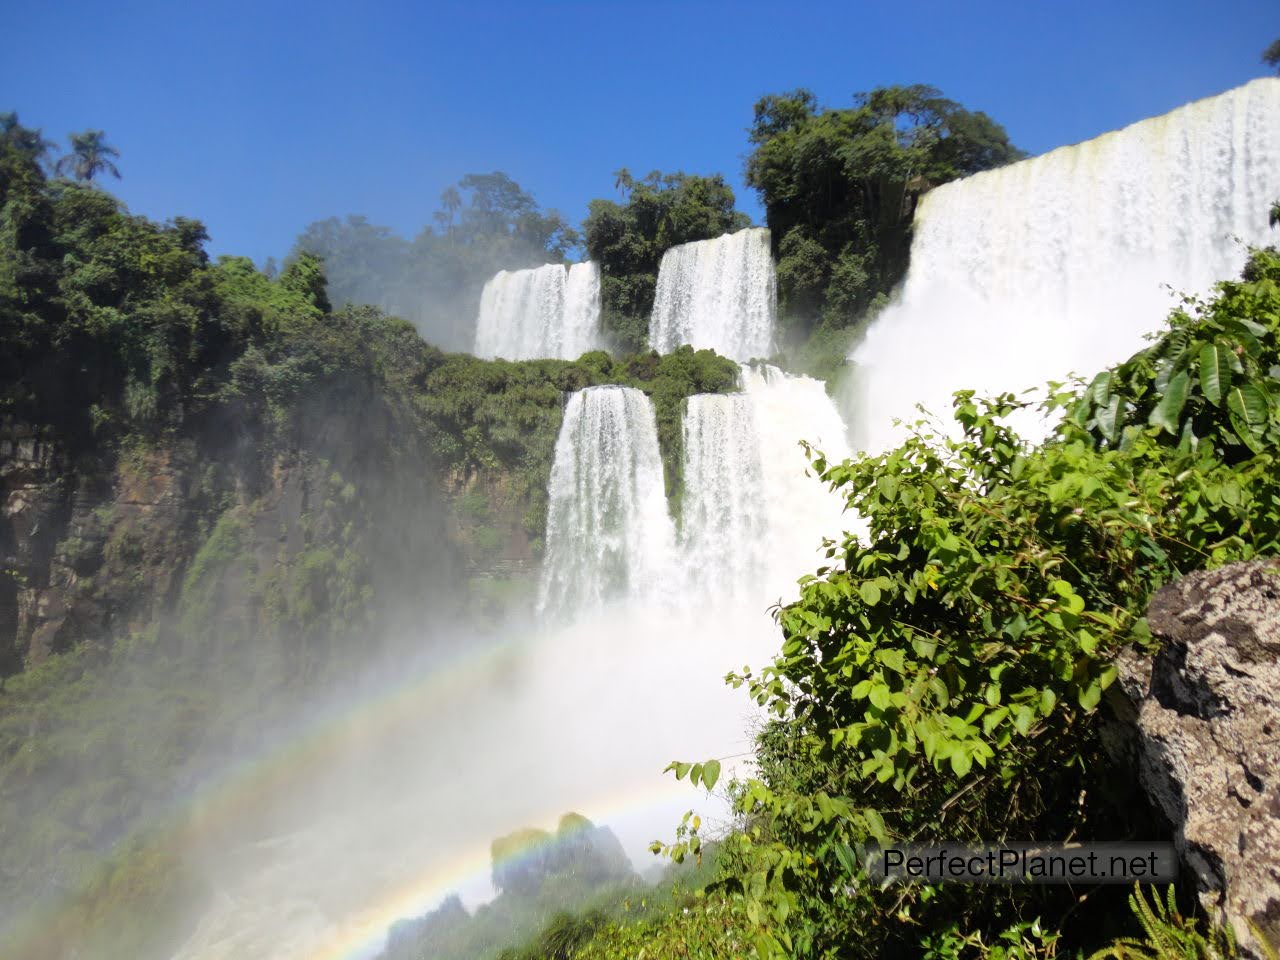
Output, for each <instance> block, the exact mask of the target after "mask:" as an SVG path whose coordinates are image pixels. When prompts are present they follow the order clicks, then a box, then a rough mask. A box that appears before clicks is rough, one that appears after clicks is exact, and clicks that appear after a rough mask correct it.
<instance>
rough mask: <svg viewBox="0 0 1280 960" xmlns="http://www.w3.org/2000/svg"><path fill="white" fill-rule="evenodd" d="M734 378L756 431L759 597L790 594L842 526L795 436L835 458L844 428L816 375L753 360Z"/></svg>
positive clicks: (843, 444) (834, 498)
mask: <svg viewBox="0 0 1280 960" xmlns="http://www.w3.org/2000/svg"><path fill="white" fill-rule="evenodd" d="M742 381H743V387H744V389H745V390H746V394H747V396H748V397H749V398H750V399H751V404H752V409H753V410H754V413H755V420H756V429H757V430H758V431H759V436H760V463H761V471H762V477H763V481H764V499H765V503H766V505H767V507H766V515H767V516H768V529H769V566H768V570H767V571H766V579H765V583H764V584H763V589H764V591H765V595H764V599H765V602H766V603H768V602H772V601H774V600H777V599H779V598H782V599H786V600H790V599H792V598H793V597H795V596H796V595H797V590H796V583H795V581H796V578H797V577H799V576H801V575H802V574H805V573H812V572H813V571H814V570H815V569H817V567H818V566H820V565H821V564H822V563H823V562H824V558H823V553H822V546H821V545H822V540H823V538H824V537H830V538H833V539H836V540H838V539H839V538H840V534H841V532H842V531H843V530H844V529H846V528H847V526H848V524H849V519H848V518H847V517H845V516H844V500H843V499H842V498H841V497H839V496H838V495H836V494H834V493H832V492H831V491H829V490H827V489H826V487H825V486H823V484H822V483H821V482H820V481H819V480H818V479H817V477H816V476H815V475H813V473H812V471H811V469H810V467H809V461H808V458H807V456H806V455H805V452H804V449H803V448H802V447H801V446H800V441H801V440H805V441H808V442H809V443H810V444H811V445H812V446H813V447H814V449H815V450H818V451H821V452H822V453H824V454H825V455H826V457H827V459H828V460H829V461H831V462H832V463H838V462H839V461H841V460H843V459H845V458H846V457H848V456H849V453H850V450H849V443H848V439H847V431H846V428H845V424H844V421H843V420H841V418H840V412H839V410H838V409H837V407H836V404H835V403H834V402H833V401H832V399H831V397H830V396H828V394H827V391H826V385H825V384H824V383H823V382H822V381H821V380H815V379H813V378H812V377H797V376H792V375H790V374H787V373H783V372H782V371H781V370H779V369H778V368H777V367H773V366H769V365H767V364H761V365H759V366H755V367H743V370H742Z"/></svg>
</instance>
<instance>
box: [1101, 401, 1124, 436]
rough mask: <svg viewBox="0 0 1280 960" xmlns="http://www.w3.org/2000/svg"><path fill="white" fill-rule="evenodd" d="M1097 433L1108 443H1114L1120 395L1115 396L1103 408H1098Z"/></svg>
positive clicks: (1118, 420)
mask: <svg viewBox="0 0 1280 960" xmlns="http://www.w3.org/2000/svg"><path fill="white" fill-rule="evenodd" d="M1097 418H1098V420H1097V422H1098V431H1099V432H1100V433H1101V434H1102V435H1103V436H1104V437H1105V438H1106V439H1107V441H1108V442H1109V443H1115V442H1116V428H1117V427H1118V426H1119V424H1120V395H1119V394H1116V395H1115V396H1114V397H1112V398H1111V401H1110V402H1109V403H1108V404H1107V405H1106V406H1104V407H1099V408H1098V413H1097Z"/></svg>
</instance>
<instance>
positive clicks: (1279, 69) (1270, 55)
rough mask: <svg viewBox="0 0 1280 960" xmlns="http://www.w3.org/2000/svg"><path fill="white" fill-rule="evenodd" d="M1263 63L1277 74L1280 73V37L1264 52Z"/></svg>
mask: <svg viewBox="0 0 1280 960" xmlns="http://www.w3.org/2000/svg"><path fill="white" fill-rule="evenodd" d="M1262 62H1263V63H1265V64H1266V65H1267V66H1268V67H1270V68H1271V69H1272V70H1274V71H1275V72H1276V73H1280V37H1277V38H1276V39H1275V40H1272V41H1271V46H1269V47H1267V49H1265V50H1263V51H1262Z"/></svg>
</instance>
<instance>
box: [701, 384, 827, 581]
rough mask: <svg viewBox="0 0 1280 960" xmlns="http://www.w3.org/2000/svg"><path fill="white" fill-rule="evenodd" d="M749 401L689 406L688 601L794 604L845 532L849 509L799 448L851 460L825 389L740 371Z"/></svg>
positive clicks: (735, 398) (714, 399)
mask: <svg viewBox="0 0 1280 960" xmlns="http://www.w3.org/2000/svg"><path fill="white" fill-rule="evenodd" d="M742 383H743V388H744V392H743V393H736V394H723V395H698V396H693V397H690V398H689V406H688V411H687V412H686V414H685V419H684V472H683V484H684V497H683V499H682V501H681V529H680V547H681V558H680V559H681V563H682V564H683V569H684V570H685V571H686V575H685V576H684V577H683V578H682V579H681V581H680V582H681V590H682V591H683V598H684V599H685V600H686V601H687V602H690V603H706V598H707V597H708V596H716V597H719V598H721V599H722V600H723V599H730V600H732V599H734V598H739V599H741V598H747V599H750V600H759V599H760V598H761V597H764V596H767V597H770V598H773V599H776V598H777V597H779V596H781V595H783V594H788V595H793V594H794V592H795V590H794V588H795V580H796V578H797V577H799V576H800V575H801V574H803V573H808V572H811V571H812V570H813V569H814V568H815V567H816V566H817V565H818V557H819V553H818V549H819V546H820V545H821V543H822V539H823V537H836V536H838V535H839V533H840V531H841V529H842V527H841V523H842V518H841V512H842V508H843V501H842V500H841V499H840V498H839V497H838V496H836V495H835V494H833V493H831V492H830V491H829V490H827V489H826V488H824V487H823V486H822V485H821V484H820V483H819V482H818V481H817V480H815V479H814V478H813V477H812V476H809V475H807V474H808V473H809V472H810V471H809V470H808V460H807V459H806V457H805V453H804V450H803V448H802V447H801V446H800V440H802V439H803V440H808V441H809V442H810V443H812V444H813V446H814V447H816V448H817V449H819V450H821V451H822V452H823V453H825V454H826V455H827V456H828V457H829V458H830V459H832V460H835V461H838V460H841V459H843V458H844V457H846V456H848V453H849V448H848V444H847V441H846V439H845V426H844V422H843V421H842V420H841V419H840V414H839V411H838V410H837V409H836V405H835V404H834V403H833V402H832V400H831V398H830V397H829V396H828V395H827V392H826V389H825V387H824V385H823V383H822V382H821V381H820V380H814V379H812V378H810V377H796V376H791V375H790V374H786V373H783V372H782V371H781V370H779V369H778V368H777V367H772V366H768V365H760V366H758V367H752V366H743V367H742Z"/></svg>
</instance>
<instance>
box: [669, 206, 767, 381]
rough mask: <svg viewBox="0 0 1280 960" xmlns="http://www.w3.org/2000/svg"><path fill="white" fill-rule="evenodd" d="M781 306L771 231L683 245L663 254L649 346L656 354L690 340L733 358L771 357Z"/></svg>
mask: <svg viewBox="0 0 1280 960" xmlns="http://www.w3.org/2000/svg"><path fill="white" fill-rule="evenodd" d="M777 301H778V294H777V281H776V279H775V277H774V270H773V257H772V255H771V253H770V251H769V231H768V230H767V229H765V228H763V227H750V228H748V229H746V230H739V231H738V232H737V233H727V234H725V235H724V236H722V237H716V238H715V239H713V240H698V241H696V242H694V243H685V244H681V245H680V246H678V247H672V248H671V249H670V250H668V251H667V252H666V253H664V254H663V255H662V264H661V265H660V267H659V269H658V286H657V290H656V292H655V294H654V301H653V314H652V316H651V317H650V320H649V343H650V345H651V346H652V347H653V349H655V350H657V351H658V352H659V353H670V352H671V351H672V350H674V349H675V348H676V347H678V346H680V345H681V344H685V343H687V344H690V345H692V346H693V347H695V348H697V349H700V350H701V349H704V348H710V349H712V350H715V351H716V352H717V353H719V354H720V355H721V356H725V357H730V358H732V359H734V360H751V359H753V358H755V357H767V356H769V355H770V354H771V353H772V352H773V349H774V342H773V335H774V321H775V315H776V313H777Z"/></svg>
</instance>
